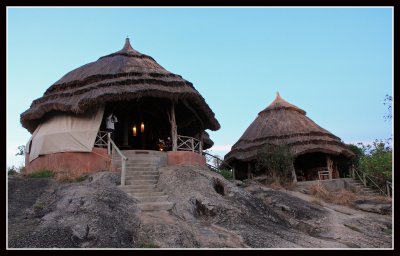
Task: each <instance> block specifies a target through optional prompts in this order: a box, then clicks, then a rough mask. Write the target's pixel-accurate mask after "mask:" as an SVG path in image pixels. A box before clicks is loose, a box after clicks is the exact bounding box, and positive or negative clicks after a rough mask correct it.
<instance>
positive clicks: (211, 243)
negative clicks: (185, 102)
mask: <svg viewBox="0 0 400 256" xmlns="http://www.w3.org/2000/svg"><path fill="white" fill-rule="evenodd" d="M158 186H159V188H161V189H162V190H163V191H165V192H166V193H167V194H168V200H169V201H171V202H173V203H174V204H175V206H174V208H173V209H172V210H171V213H172V214H171V215H172V216H173V217H174V221H171V222H170V223H168V222H165V221H164V222H163V223H160V222H157V221H154V222H149V223H147V224H145V225H141V227H140V230H139V231H138V232H137V234H138V235H139V237H138V238H137V239H138V240H149V241H153V242H154V243H155V244H156V245H157V246H160V247H253V248H257V247H262V248H278V247H281V248H282V247H283V248H288V247H320V246H322V247H344V245H343V244H340V243H336V242H335V241H323V242H321V241H320V240H318V239H317V238H314V237H311V236H309V235H308V234H305V233H302V232H301V231H299V230H296V229H293V228H292V224H291V223H289V221H287V220H286V219H284V218H282V217H281V216H280V215H278V214H277V213H276V212H275V211H274V210H273V209H272V208H271V207H270V206H269V205H268V204H266V203H265V202H264V201H263V200H261V199H259V198H257V197H255V196H253V195H251V194H250V193H249V192H247V191H246V190H244V189H243V188H240V187H237V186H236V185H235V184H233V183H231V182H229V181H228V180H226V179H224V178H223V177H222V176H221V175H219V174H217V173H214V172H211V171H209V170H208V169H207V168H205V167H203V166H193V165H180V166H169V167H164V168H161V169H160V178H159V182H158ZM160 230H162V231H161V232H160ZM160 233H162V234H160ZM165 237H167V238H168V239H164V238H165Z"/></svg>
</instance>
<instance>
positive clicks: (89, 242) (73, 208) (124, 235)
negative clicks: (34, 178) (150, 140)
mask: <svg viewBox="0 0 400 256" xmlns="http://www.w3.org/2000/svg"><path fill="white" fill-rule="evenodd" d="M17 179H18V178H17ZM118 181H119V175H117V174H115V173H109V172H100V173H95V174H92V175H90V176H89V177H88V178H87V179H86V180H85V181H83V182H80V183H69V184H57V183H56V182H54V181H49V182H47V183H46V184H50V185H49V186H46V187H42V188H40V189H39V190H41V191H42V193H40V196H39V197H38V198H37V199H36V200H35V201H34V204H33V205H27V207H26V210H25V211H22V213H21V214H22V215H23V216H22V217H21V216H20V217H21V218H19V220H21V219H22V220H25V222H26V223H27V224H29V225H30V229H29V230H25V231H24V232H19V235H18V236H12V238H11V239H9V246H10V247H27V248H49V247H57V248H76V247H79V248H82V247H95V248H106V247H108V248H120V247H133V246H134V242H133V237H134V232H135V230H137V225H138V224H139V222H138V219H137V214H136V212H137V211H138V208H137V207H136V201H135V200H134V199H132V198H131V197H129V196H128V195H126V194H125V193H124V192H123V191H121V190H119V189H118V187H117V184H118ZM12 183H13V182H11V184H12ZM28 183H29V182H28ZM42 183H43V182H42ZM44 185H45V184H44ZM12 186H13V185H11V187H12ZM19 190H20V191H21V192H22V193H24V194H26V195H28V196H29V195H30V194H31V193H34V194H35V193H36V192H35V191H36V190H37V189H34V188H32V186H19ZM9 193H10V194H11V193H13V192H12V191H9ZM36 194H38V193H36ZM19 198H21V197H19ZM14 203H18V200H14V201H13V202H11V204H10V207H11V209H12V207H13V204H14ZM9 217H10V219H11V222H10V223H11V225H10V226H9V228H10V229H13V228H19V227H18V226H17V225H13V223H15V222H17V221H13V216H9ZM9 231H10V230H9ZM11 233H18V230H13V231H11Z"/></svg>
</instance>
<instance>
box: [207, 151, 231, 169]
mask: <svg viewBox="0 0 400 256" xmlns="http://www.w3.org/2000/svg"><path fill="white" fill-rule="evenodd" d="M203 155H204V156H205V157H206V159H207V158H208V159H210V158H211V161H207V166H208V167H209V168H210V169H213V170H216V169H228V170H232V169H233V167H232V166H230V165H229V164H228V163H227V162H225V161H224V160H222V159H221V158H219V157H217V156H214V155H211V154H210V153H207V152H203ZM209 162H211V163H212V164H210V163H209Z"/></svg>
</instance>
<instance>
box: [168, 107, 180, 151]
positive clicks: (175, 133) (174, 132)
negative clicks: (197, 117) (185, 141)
mask: <svg viewBox="0 0 400 256" xmlns="http://www.w3.org/2000/svg"><path fill="white" fill-rule="evenodd" d="M169 122H170V123H171V140H172V151H177V150H178V131H177V126H176V119H175V104H174V103H172V106H171V115H170V119H169Z"/></svg>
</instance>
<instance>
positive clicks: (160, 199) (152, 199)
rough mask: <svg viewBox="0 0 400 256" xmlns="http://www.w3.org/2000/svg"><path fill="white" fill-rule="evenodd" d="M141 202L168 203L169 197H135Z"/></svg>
mask: <svg viewBox="0 0 400 256" xmlns="http://www.w3.org/2000/svg"><path fill="white" fill-rule="evenodd" d="M135 198H136V199H137V200H139V201H140V202H143V203H144V202H167V199H168V196H167V195H164V196H135Z"/></svg>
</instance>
